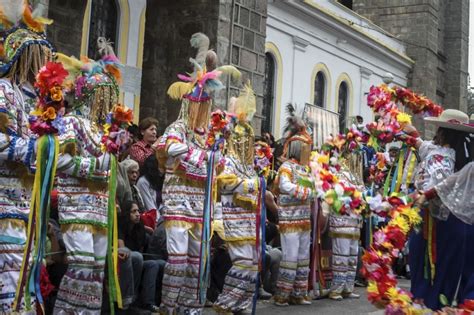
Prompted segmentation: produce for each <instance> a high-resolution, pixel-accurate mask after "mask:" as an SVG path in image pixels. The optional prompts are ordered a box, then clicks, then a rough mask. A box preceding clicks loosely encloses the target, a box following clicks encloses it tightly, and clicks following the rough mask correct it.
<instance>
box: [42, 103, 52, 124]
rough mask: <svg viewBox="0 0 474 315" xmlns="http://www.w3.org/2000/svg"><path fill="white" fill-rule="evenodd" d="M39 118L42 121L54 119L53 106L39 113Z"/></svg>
mask: <svg viewBox="0 0 474 315" xmlns="http://www.w3.org/2000/svg"><path fill="white" fill-rule="evenodd" d="M41 118H42V119H43V120H44V121H47V120H54V119H56V110H55V109H54V107H52V106H50V107H48V108H47V109H46V111H45V112H43V114H42V115H41Z"/></svg>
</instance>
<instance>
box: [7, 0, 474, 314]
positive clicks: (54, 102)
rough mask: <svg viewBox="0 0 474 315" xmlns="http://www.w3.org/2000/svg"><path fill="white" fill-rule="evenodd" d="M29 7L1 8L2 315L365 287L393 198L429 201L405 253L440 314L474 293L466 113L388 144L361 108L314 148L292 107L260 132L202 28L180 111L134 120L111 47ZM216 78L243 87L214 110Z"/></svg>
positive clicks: (223, 303)
mask: <svg viewBox="0 0 474 315" xmlns="http://www.w3.org/2000/svg"><path fill="white" fill-rule="evenodd" d="M2 9H5V8H2ZM22 9H24V10H23V15H22V16H23V18H20V17H18V18H17V20H12V21H9V23H8V24H6V22H5V21H7V19H8V18H9V17H11V15H9V14H5V13H6V12H3V13H4V14H3V15H2V16H4V17H5V19H4V21H3V22H2V23H4V24H5V25H4V28H5V29H7V30H8V31H6V32H5V33H4V35H3V36H4V38H3V45H4V50H2V54H3V55H2V64H1V66H0V71H1V75H2V78H1V79H0V118H1V119H0V143H1V144H2V145H1V148H0V227H1V229H0V267H1V270H0V273H1V274H2V278H1V281H0V311H1V312H2V313H7V314H8V313H14V312H28V311H30V312H39V313H46V314H51V313H54V314H99V313H102V312H104V313H106V312H110V313H114V312H124V313H127V312H128V313H135V312H137V308H141V309H145V310H147V311H150V312H152V313H161V314H185V315H194V314H201V313H202V310H203V308H204V307H205V306H212V307H213V308H214V310H215V311H216V312H217V313H219V314H247V313H254V312H255V305H256V301H257V300H258V299H273V302H274V304H275V305H277V306H279V307H288V306H290V305H297V306H298V305H310V304H312V301H313V300H314V299H319V298H324V297H328V298H329V299H332V300H334V301H340V300H343V299H354V298H359V295H358V294H356V293H355V292H354V286H355V285H356V284H358V285H361V286H365V285H367V284H366V283H365V280H364V278H363V277H362V276H361V275H360V271H364V270H365V271H367V270H369V269H370V266H365V267H364V268H362V266H361V262H362V259H361V255H362V253H363V250H361V248H362V247H364V248H366V249H369V248H371V244H372V242H373V235H374V231H377V230H383V229H384V228H385V226H387V220H386V218H384V216H379V215H378V214H380V212H379V211H378V210H377V209H378V208H383V207H384V205H385V206H386V205H387V203H385V204H384V203H383V202H382V199H380V202H378V203H377V202H375V201H376V200H379V199H377V198H382V197H381V196H382V195H383V196H384V198H385V197H387V198H388V197H393V198H395V199H397V198H399V199H397V200H399V201H397V202H401V203H403V202H406V203H407V204H408V202H407V201H406V200H409V199H410V200H414V202H415V204H416V205H418V206H419V207H420V208H421V215H422V217H423V223H422V226H421V228H420V229H419V230H421V232H420V231H418V232H417V231H414V232H413V234H412V236H411V238H410V240H409V242H408V243H407V244H404V245H405V249H404V250H403V251H400V253H399V259H398V265H397V267H398V268H397V269H398V271H397V272H398V273H399V274H400V275H403V276H405V277H407V278H411V282H412V283H411V291H412V294H413V297H414V299H415V300H414V301H415V303H417V304H418V305H420V306H422V307H429V308H431V309H433V310H437V309H440V308H442V307H443V306H446V305H447V304H450V305H454V304H455V303H457V302H458V301H459V302H462V301H465V300H470V299H472V298H473V297H474V291H473V288H474V284H473V281H474V271H473V270H472V266H474V263H473V261H472V259H473V257H474V256H473V251H472V248H471V247H472V246H470V243H469V242H468V239H469V237H470V235H471V234H472V231H474V230H473V229H472V225H470V224H472V222H474V219H473V217H474V216H473V212H472V210H473V209H474V206H473V198H472V196H473V193H472V189H473V187H472V186H473V185H472V182H471V179H472V170H473V168H472V165H473V164H472V160H473V154H474V150H473V143H474V142H473V141H472V133H473V132H474V127H473V125H472V122H471V124H470V121H469V118H468V116H467V115H466V114H465V113H463V112H460V111H457V110H445V111H444V112H443V113H442V114H441V115H440V116H439V117H431V118H426V122H427V123H429V124H432V125H434V126H436V127H438V129H437V133H436V136H435V138H434V140H433V141H423V140H421V139H420V138H419V136H418V131H417V130H416V129H415V128H414V127H413V126H412V125H411V124H410V123H404V124H403V126H402V127H400V129H401V133H400V134H398V135H396V137H395V135H393V138H394V140H398V142H394V141H386V143H383V145H379V144H378V143H375V142H372V143H371V141H370V140H369V141H362V138H364V137H365V138H370V137H371V134H370V132H371V131H370V126H369V125H364V123H363V119H362V117H360V116H358V117H357V119H356V121H355V122H354V124H353V126H351V127H350V128H349V130H348V132H346V134H344V135H333V136H332V137H331V139H328V141H327V142H326V143H325V144H324V145H323V146H321V147H315V146H314V144H313V141H312V139H313V137H312V135H311V134H310V132H309V128H308V126H306V124H305V122H304V121H303V120H302V119H301V118H300V117H298V114H297V113H296V110H295V108H294V107H293V106H292V105H291V104H290V105H288V119H287V126H286V128H285V132H284V134H283V137H282V139H281V140H278V141H275V138H274V136H273V135H272V134H271V133H268V132H266V133H263V135H262V136H261V137H260V136H257V135H255V131H254V130H253V127H252V125H251V122H252V119H253V116H254V114H255V112H256V96H255V93H254V92H253V90H252V88H251V84H250V82H246V83H244V84H242V82H240V73H239V71H238V70H237V69H236V68H234V67H232V66H220V67H218V66H217V64H218V60H217V55H216V53H215V52H214V51H212V50H209V39H208V38H207V36H206V35H204V34H202V33H196V34H194V35H193V36H192V38H191V41H190V43H191V46H192V47H193V48H195V49H196V50H197V55H196V56H195V58H190V63H191V65H192V67H193V71H192V72H191V73H190V74H188V75H178V77H179V79H180V80H181V81H179V82H176V83H173V84H172V85H171V86H170V88H169V90H168V95H169V96H170V98H172V99H175V100H179V101H181V110H180V113H179V117H178V118H177V120H176V121H175V122H173V123H172V124H170V125H169V126H160V125H159V121H158V120H156V119H155V118H145V119H142V120H141V121H140V122H139V124H138V126H137V125H133V124H131V121H132V117H131V110H129V109H127V108H126V107H125V106H122V105H120V104H118V99H119V88H120V87H119V84H118V81H119V80H120V71H119V64H118V60H117V59H116V58H115V56H113V55H107V56H103V57H102V59H101V60H98V61H94V60H91V59H88V58H82V59H81V60H78V59H75V58H73V57H67V56H65V55H62V54H60V53H56V52H54V48H53V45H52V44H51V43H50V42H49V41H48V40H47V39H46V37H45V35H44V23H46V22H47V20H45V19H44V18H41V19H40V18H38V17H34V16H33V15H32V10H31V8H30V6H29V5H28V4H25V6H24V7H23V8H22ZM222 75H229V77H230V78H231V79H232V80H235V84H240V85H241V92H240V95H238V96H237V97H232V98H231V99H230V100H229V102H228V104H227V111H221V110H217V111H214V112H212V113H211V110H212V108H213V97H214V95H215V92H216V91H217V90H219V89H221V88H223V87H224V85H223V83H222V82H221V81H220V77H221V76H222ZM383 119H384V118H383V117H378V121H382V120H383ZM162 127H166V128H165V131H164V133H163V134H158V130H159V129H164V128H162ZM395 138H396V139H395ZM351 139H352V140H351ZM351 141H352V142H351ZM406 143H410V147H407V145H406ZM355 148H357V150H355ZM407 161H408V162H407ZM402 192H403V193H404V194H405V195H404V196H408V197H400V196H401V195H400V194H401V193H402ZM403 198H404V199H403ZM400 200H401V201H400ZM404 200H405V201H404ZM392 202H393V200H392ZM415 221H416V220H415ZM407 232H408V231H407ZM379 235H380V234H379ZM397 253H398V252H397ZM372 290H373V289H372ZM446 301H447V302H446Z"/></svg>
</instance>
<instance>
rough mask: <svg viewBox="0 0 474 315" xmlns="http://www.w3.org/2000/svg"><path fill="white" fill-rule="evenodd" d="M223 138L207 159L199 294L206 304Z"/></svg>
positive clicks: (215, 145)
mask: <svg viewBox="0 0 474 315" xmlns="http://www.w3.org/2000/svg"><path fill="white" fill-rule="evenodd" d="M223 141H224V140H223V139H219V140H217V141H216V143H215V144H214V146H213V147H212V150H211V154H210V155H209V160H208V161H207V175H208V176H207V179H206V186H205V187H206V192H205V197H204V211H203V222H202V235H201V253H200V257H199V284H198V294H199V302H200V303H201V304H204V303H205V301H206V293H207V287H208V284H209V272H210V269H211V261H210V259H209V254H210V252H211V214H212V205H213V200H212V182H213V181H214V162H215V158H216V157H215V156H216V153H217V151H218V150H219V146H220V144H221V143H222V142H223Z"/></svg>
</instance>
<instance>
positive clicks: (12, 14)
mask: <svg viewBox="0 0 474 315" xmlns="http://www.w3.org/2000/svg"><path fill="white" fill-rule="evenodd" d="M24 7H25V4H24V2H23V1H22V0H0V10H1V11H2V12H3V15H4V16H5V17H6V18H7V19H8V21H9V22H10V23H12V24H16V23H18V22H19V21H20V20H21V18H22V16H23V9H24Z"/></svg>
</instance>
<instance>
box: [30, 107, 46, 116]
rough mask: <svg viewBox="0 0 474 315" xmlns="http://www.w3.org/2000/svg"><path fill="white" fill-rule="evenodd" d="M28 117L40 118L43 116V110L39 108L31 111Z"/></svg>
mask: <svg viewBox="0 0 474 315" xmlns="http://www.w3.org/2000/svg"><path fill="white" fill-rule="evenodd" d="M30 115H33V116H42V115H43V109H41V108H39V107H38V108H35V109H34V110H33V111H31V112H30Z"/></svg>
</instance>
